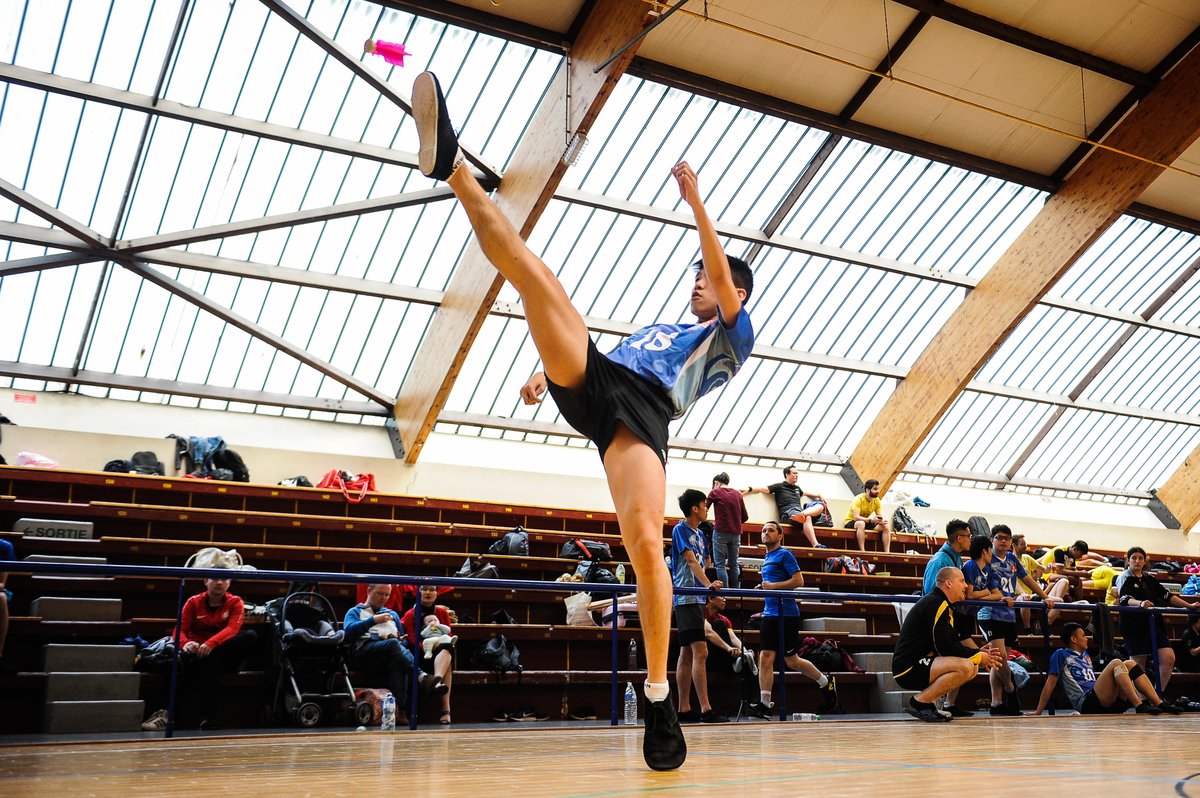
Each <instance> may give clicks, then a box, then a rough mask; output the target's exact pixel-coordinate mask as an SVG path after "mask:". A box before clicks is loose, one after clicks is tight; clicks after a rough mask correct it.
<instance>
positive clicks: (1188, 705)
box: [1175, 695, 1200, 712]
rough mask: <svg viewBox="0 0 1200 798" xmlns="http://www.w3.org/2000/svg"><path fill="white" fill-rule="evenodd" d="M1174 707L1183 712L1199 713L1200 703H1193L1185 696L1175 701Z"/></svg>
mask: <svg viewBox="0 0 1200 798" xmlns="http://www.w3.org/2000/svg"><path fill="white" fill-rule="evenodd" d="M1175 706H1177V707H1179V708H1180V709H1182V710H1183V711H1184V712H1200V703H1197V702H1196V701H1193V700H1192V699H1190V698H1188V697H1187V696H1185V695H1181V696H1179V698H1176V699H1175Z"/></svg>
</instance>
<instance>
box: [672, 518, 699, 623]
mask: <svg viewBox="0 0 1200 798" xmlns="http://www.w3.org/2000/svg"><path fill="white" fill-rule="evenodd" d="M685 550H686V551H690V552H691V553H692V554H695V555H696V562H698V563H700V567H701V568H703V567H704V561H705V560H706V559H707V558H708V547H707V545H706V544H705V542H704V533H703V532H701V531H700V530H699V529H692V528H691V527H690V526H688V522H687V520H683V521H680V522H679V523H678V524H676V525H675V529H674V531H672V532H671V582H672V584H674V585H675V587H704V585H702V584H700V583H699V582H697V581H696V574H695V572H693V571H692V569H691V567H690V566H689V565H688V561H687V558H686V557H684V556H683V552H684V551H685ZM705 602H706V600H705V598H704V596H676V597H675V603H676V604H704V603H705Z"/></svg>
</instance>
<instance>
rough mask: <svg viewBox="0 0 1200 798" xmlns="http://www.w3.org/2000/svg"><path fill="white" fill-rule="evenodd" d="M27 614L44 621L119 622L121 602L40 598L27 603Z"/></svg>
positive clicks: (117, 600) (118, 600)
mask: <svg viewBox="0 0 1200 798" xmlns="http://www.w3.org/2000/svg"><path fill="white" fill-rule="evenodd" d="M29 614H30V615H39V616H41V618H42V620H44V621H119V620H121V600H120V599H110V598H66V597H60V596H42V597H41V598H35V599H34V600H33V601H31V602H30V603H29Z"/></svg>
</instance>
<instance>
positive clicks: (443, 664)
mask: <svg viewBox="0 0 1200 798" xmlns="http://www.w3.org/2000/svg"><path fill="white" fill-rule="evenodd" d="M438 592H439V589H438V587H437V586H436V585H421V588H420V592H419V593H418V601H420V603H421V618H422V627H424V618H425V616H426V615H433V616H434V617H436V618H437V619H438V623H439V624H441V625H442V626H445V627H446V628H447V629H449V628H451V622H452V621H457V620H458V619H457V618H456V617H455V616H453V615H452V614H451V611H450V608H449V607H446V606H445V605H442V604H438V603H437V598H438ZM400 624H401V625H402V626H403V627H404V633H405V635H406V636H407V637H408V643H409V645H411V646H414V647H415V646H416V645H417V640H418V634H419V633H420V631H421V630H420V629H418V628H417V625H416V624H417V619H416V614H415V613H414V611H413V608H410V609H409V610H408V612H406V613H404V617H403V618H401V619H400ZM448 634H452V632H448ZM417 667H419V668H422V669H423V670H425V671H427V672H431V673H433V675H434V676H436V677H438V678H440V679H441V682H440V684H442V685H445V687H446V692H444V693H442V694H441V696H442V711H441V714H440V715H439V716H438V722H439V723H441V724H442V725H443V726H448V725H450V687H451V682H453V681H454V646H453V645H441V646H438V647H437V648H436V650H435V651H434V654H433V656H432V657H430V658H424V657H421V658H419V659H418V661H417Z"/></svg>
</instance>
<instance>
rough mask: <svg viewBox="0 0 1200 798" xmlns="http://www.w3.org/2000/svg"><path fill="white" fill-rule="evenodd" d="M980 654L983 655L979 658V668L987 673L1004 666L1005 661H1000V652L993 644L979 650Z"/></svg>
mask: <svg viewBox="0 0 1200 798" xmlns="http://www.w3.org/2000/svg"><path fill="white" fill-rule="evenodd" d="M979 653H981V654H982V655H983V656H982V657H980V658H979V667H981V668H982V669H983V670H985V671H990V670H991V669H992V668H998V667H1000V666H1001V665H1002V664H1003V661H1002V660H1001V659H1000V652H999V651H997V650H996V647H995V646H994V645H992V644H991V643H988V644H987V645H986V646H984V647H983V648H981V649H979Z"/></svg>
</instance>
